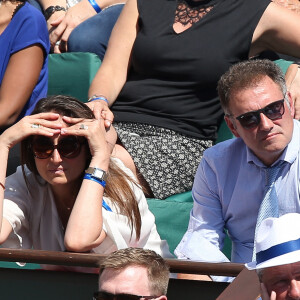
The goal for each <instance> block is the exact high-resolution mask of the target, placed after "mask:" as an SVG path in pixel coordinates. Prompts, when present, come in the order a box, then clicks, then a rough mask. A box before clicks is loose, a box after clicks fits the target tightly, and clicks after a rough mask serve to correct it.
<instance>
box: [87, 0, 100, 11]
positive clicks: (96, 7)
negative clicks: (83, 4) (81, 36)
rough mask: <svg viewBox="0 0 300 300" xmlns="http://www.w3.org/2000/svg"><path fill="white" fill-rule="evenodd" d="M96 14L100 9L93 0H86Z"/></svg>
mask: <svg viewBox="0 0 300 300" xmlns="http://www.w3.org/2000/svg"><path fill="white" fill-rule="evenodd" d="M88 1H89V2H90V4H91V5H92V6H93V8H94V10H95V11H96V13H97V14H99V12H100V11H101V10H102V9H101V8H100V6H99V5H98V4H97V2H96V1H95V0H88Z"/></svg>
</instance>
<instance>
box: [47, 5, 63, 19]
mask: <svg viewBox="0 0 300 300" xmlns="http://www.w3.org/2000/svg"><path fill="white" fill-rule="evenodd" d="M60 10H63V11H66V9H65V8H64V7H63V6H59V5H55V6H49V7H48V8H47V9H45V11H44V16H45V19H46V21H47V20H48V19H49V18H50V17H51V16H52V15H53V14H54V12H56V11H60Z"/></svg>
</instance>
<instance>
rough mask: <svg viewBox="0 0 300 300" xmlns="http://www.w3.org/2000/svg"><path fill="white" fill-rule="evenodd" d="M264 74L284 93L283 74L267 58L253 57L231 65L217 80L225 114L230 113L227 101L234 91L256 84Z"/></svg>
mask: <svg viewBox="0 0 300 300" xmlns="http://www.w3.org/2000/svg"><path fill="white" fill-rule="evenodd" d="M265 76H268V77H269V78H270V79H271V80H272V81H273V82H275V83H276V84H277V85H278V86H279V88H280V90H281V91H282V94H283V95H286V91H287V88H286V83H285V78H284V74H283V73H282V71H281V69H280V68H279V67H278V66H277V65H276V64H275V63H274V62H272V61H270V60H268V59H253V60H246V61H243V62H239V63H237V64H235V65H233V66H231V67H230V69H229V70H228V71H227V72H226V73H225V74H223V75H222V76H221V78H220V80H219V82H218V94H219V97H220V101H221V105H222V108H223V110H224V112H225V114H230V113H231V112H230V109H229V102H230V98H231V97H232V96H233V95H234V93H236V92H238V91H241V90H245V89H248V88H251V87H255V86H257V84H258V83H259V82H261V80H262V78H264V77H265ZM285 99H287V97H285Z"/></svg>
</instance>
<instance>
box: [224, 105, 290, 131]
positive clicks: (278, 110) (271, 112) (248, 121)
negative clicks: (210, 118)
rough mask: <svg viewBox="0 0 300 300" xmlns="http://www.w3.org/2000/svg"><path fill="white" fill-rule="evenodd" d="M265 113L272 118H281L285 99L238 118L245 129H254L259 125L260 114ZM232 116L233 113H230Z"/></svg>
mask: <svg viewBox="0 0 300 300" xmlns="http://www.w3.org/2000/svg"><path fill="white" fill-rule="evenodd" d="M261 113H263V114H264V115H265V116H266V117H268V118H269V119H270V120H272V121H274V120H279V119H281V118H282V116H283V114H284V99H282V100H278V101H275V102H272V103H270V104H269V105H267V106H266V107H264V108H262V109H258V110H254V111H250V112H247V113H245V114H242V115H240V116H238V117H236V119H237V120H238V121H239V122H240V124H241V125H242V126H243V127H244V128H245V129H252V128H255V127H257V126H258V125H259V123H260V120H261V118H260V114H261ZM229 116H232V115H229Z"/></svg>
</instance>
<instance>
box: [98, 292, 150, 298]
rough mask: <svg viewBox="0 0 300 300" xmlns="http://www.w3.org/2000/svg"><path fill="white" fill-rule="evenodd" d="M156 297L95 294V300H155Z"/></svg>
mask: <svg viewBox="0 0 300 300" xmlns="http://www.w3.org/2000/svg"><path fill="white" fill-rule="evenodd" d="M154 298H155V296H138V295H131V294H115V295H114V294H111V293H107V292H97V293H95V294H94V297H93V300H143V299H145V300H146V299H154Z"/></svg>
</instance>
